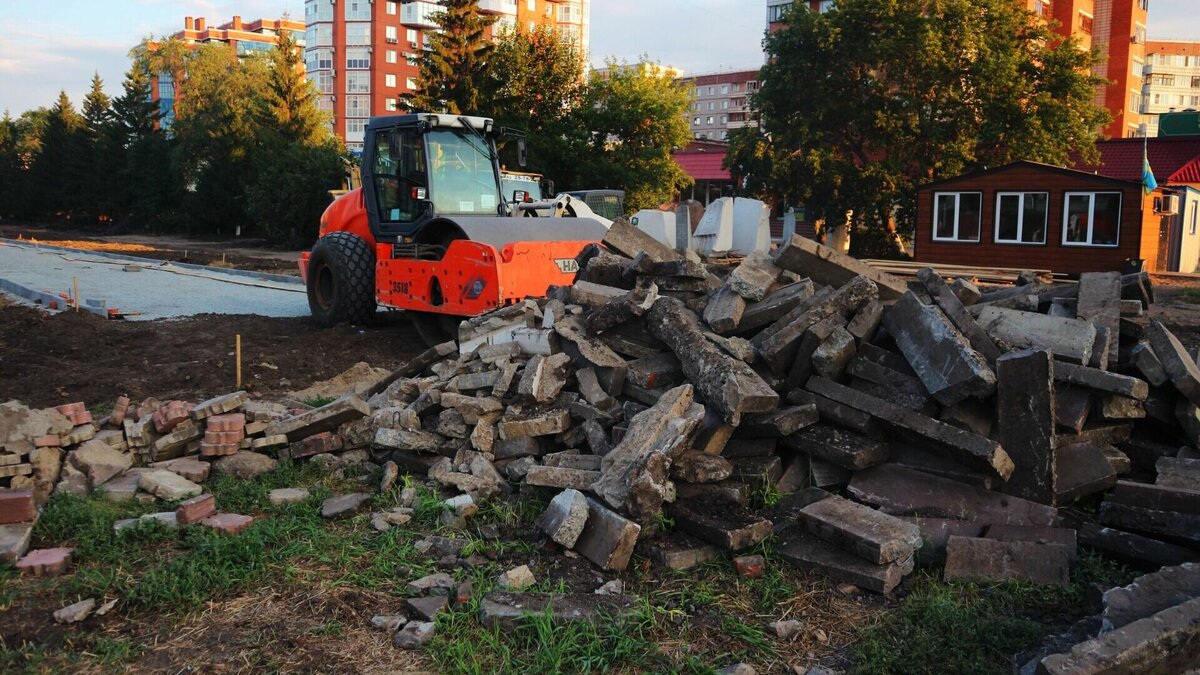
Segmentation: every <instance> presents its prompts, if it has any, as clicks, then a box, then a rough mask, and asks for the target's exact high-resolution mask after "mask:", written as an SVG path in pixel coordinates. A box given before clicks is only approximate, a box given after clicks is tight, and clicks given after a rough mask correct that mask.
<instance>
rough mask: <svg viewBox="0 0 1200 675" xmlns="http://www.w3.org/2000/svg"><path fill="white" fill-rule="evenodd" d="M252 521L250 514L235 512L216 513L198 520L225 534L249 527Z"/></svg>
mask: <svg viewBox="0 0 1200 675" xmlns="http://www.w3.org/2000/svg"><path fill="white" fill-rule="evenodd" d="M253 522H254V519H253V518H251V517H250V516H242V515H238V514H236V513H218V514H216V515H212V516H209V517H207V518H205V519H204V520H202V521H200V524H201V525H207V526H208V527H211V528H213V529H214V530H220V531H221V532H224V533H226V534H237V533H239V532H241V531H242V530H244V529H246V528H247V527H250V525H251V523H253Z"/></svg>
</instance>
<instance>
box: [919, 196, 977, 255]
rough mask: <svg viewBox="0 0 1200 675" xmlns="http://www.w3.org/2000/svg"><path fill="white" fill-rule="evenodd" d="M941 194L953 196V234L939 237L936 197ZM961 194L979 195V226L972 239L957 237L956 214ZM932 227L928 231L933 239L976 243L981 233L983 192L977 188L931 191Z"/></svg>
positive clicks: (957, 219) (957, 218) (958, 242)
mask: <svg viewBox="0 0 1200 675" xmlns="http://www.w3.org/2000/svg"><path fill="white" fill-rule="evenodd" d="M943 195H952V196H953V197H954V235H953V236H951V237H939V236H938V234H937V232H938V199H939V198H940V197H942V196H943ZM963 195H979V227H978V228H977V229H976V234H975V238H974V239H960V238H959V237H958V221H959V220H961V219H960V218H959V216H958V212H959V202H960V201H962V196H963ZM932 221H933V229H932V230H931V231H930V232H929V234H930V236H931V237H932V238H933V241H942V242H949V243H955V244H978V243H979V239H980V237H981V236H982V234H983V193H982V192H980V191H978V190H961V191H945V192H934V193H933V218H932Z"/></svg>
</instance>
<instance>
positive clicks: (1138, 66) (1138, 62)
mask: <svg viewBox="0 0 1200 675" xmlns="http://www.w3.org/2000/svg"><path fill="white" fill-rule="evenodd" d="M1130 70H1131V72H1132V74H1133V76H1134V77H1141V76H1142V75H1143V74H1144V73H1145V72H1146V62H1145V61H1143V60H1142V59H1140V58H1138V57H1136V56H1135V57H1133V58H1132V59H1130Z"/></svg>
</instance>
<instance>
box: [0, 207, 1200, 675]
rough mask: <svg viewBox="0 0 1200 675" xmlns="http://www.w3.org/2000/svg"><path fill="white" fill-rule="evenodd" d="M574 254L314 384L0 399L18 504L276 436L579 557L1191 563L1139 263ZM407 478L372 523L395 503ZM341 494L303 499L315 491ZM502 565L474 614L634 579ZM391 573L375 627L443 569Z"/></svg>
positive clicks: (256, 449) (269, 442) (418, 620)
mask: <svg viewBox="0 0 1200 675" xmlns="http://www.w3.org/2000/svg"><path fill="white" fill-rule="evenodd" d="M576 262H577V263H578V265H579V269H580V272H579V274H578V276H577V279H576V283H575V284H574V285H572V286H569V287H556V288H553V289H551V292H550V293H549V296H550V297H549V298H546V299H539V300H526V301H523V302H519V303H516V304H513V305H511V306H507V307H504V308H501V309H498V310H496V311H493V312H491V313H489V314H486V315H483V316H480V317H476V318H474V319H471V320H469V321H466V322H464V323H463V324H462V325H461V327H460V330H459V335H458V336H457V337H458V341H457V344H455V343H454V342H447V343H445V344H442V345H439V346H437V347H434V348H431V349H429V350H428V351H426V352H424V353H422V354H421V355H420V356H418V357H417V358H415V359H413V360H411V361H410V362H409V363H408V364H406V365H405V366H404V367H403V368H401V369H400V370H398V371H396V372H393V373H391V374H390V375H388V376H387V377H385V378H383V379H381V380H379V381H378V382H377V383H375V384H374V385H373V386H370V387H367V388H359V389H358V390H357V392H358V393H351V394H347V395H346V396H343V397H342V398H339V399H337V400H335V401H334V402H332V403H329V404H328V405H324V406H321V407H318V408H313V409H304V408H303V407H301V406H299V405H293V406H291V407H287V406H283V405H279V404H273V403H267V402H264V401H259V400H252V399H251V398H250V397H248V396H247V395H246V394H245V392H235V393H233V394H228V395H226V396H223V397H219V398H217V399H213V400H210V401H205V402H203V403H201V404H198V405H192V404H189V403H186V402H179V401H166V402H161V401H154V400H148V401H144V402H142V403H140V404H138V405H136V406H135V405H133V404H131V403H130V402H129V401H128V400H125V399H122V400H121V401H118V404H117V406H116V407H115V408H114V410H113V413H112V415H111V416H110V417H109V418H108V419H107V420H101V421H100V422H93V421H91V420H89V419H84V417H85V415H86V411H83V412H84V414H80V412H81V411H80V410H76V409H74V408H71V407H70V406H65V407H64V408H66V409H59V410H47V411H29V410H19V408H20V406H17V405H16V404H14V403H10V404H5V406H4V407H0V443H2V444H3V447H4V453H3V454H0V475H4V476H8V478H5V479H3V480H5V481H11V483H12V484H11V488H14V489H16V490H28V491H29V492H30V495H31V498H32V499H34V500H38V501H40V500H44V499H45V498H46V497H47V496H48V495H49V494H50V493H51V491H52V490H60V491H67V492H84V491H87V490H101V491H103V492H105V494H106V495H109V496H111V497H112V498H114V499H117V498H138V499H162V500H165V501H175V500H179V499H191V498H202V497H203V495H202V492H203V489H202V487H201V486H200V485H199V484H200V483H202V482H203V481H204V480H205V478H207V476H208V474H209V471H210V470H211V471H212V472H214V473H232V474H234V475H237V476H242V477H252V476H254V475H257V474H258V473H261V472H263V471H267V470H270V469H271V468H273V467H274V466H275V463H276V461H293V462H304V461H308V462H319V463H321V464H322V465H323V466H325V467H327V468H329V469H330V470H331V471H340V472H343V473H344V474H345V475H348V476H358V477H360V479H361V480H362V481H363V482H364V483H366V482H367V481H376V480H378V478H376V476H378V475H379V472H382V475H383V478H382V482H381V483H379V484H377V485H373V486H372V488H376V489H379V490H381V491H387V490H389V489H391V488H392V486H394V485H395V483H396V480H397V476H398V475H399V474H400V473H408V474H413V475H418V476H423V477H427V479H428V480H430V481H433V482H436V483H437V484H438V485H440V486H441V487H442V488H444V491H445V494H446V495H448V496H447V498H446V500H445V508H444V510H443V512H442V514H441V518H442V523H443V524H444V525H447V526H450V527H451V528H455V527H459V528H461V527H465V526H466V525H467V523H468V522H469V519H470V518H471V516H472V515H473V514H474V513H475V512H476V511H477V510H478V508H479V504H480V503H481V502H483V501H485V500H487V499H491V498H495V497H497V496H499V495H504V494H511V493H514V492H527V491H528V492H540V493H544V494H545V496H546V497H548V498H550V500H549V506H548V507H547V509H546V510H545V512H544V513H543V514H542V516H541V517H540V519H539V520H538V523H537V527H538V529H539V530H540V531H541V532H542V533H543V534H544V535H545V536H546V538H547V539H549V540H550V541H552V542H554V545H556V546H558V547H561V548H562V549H563V550H569V551H573V552H574V553H576V554H578V555H579V556H582V557H583V558H585V559H586V560H588V561H590V562H591V563H593V564H594V565H595V566H596V567H597V568H598V569H600V570H602V571H604V572H621V571H622V570H625V569H626V568H627V567H628V566H629V564H630V559H631V556H632V555H633V553H634V552H635V551H638V552H639V553H640V554H642V555H644V556H645V557H647V558H649V559H651V560H653V561H656V562H657V563H659V564H662V565H664V566H666V567H669V568H672V569H684V568H687V567H690V566H693V565H696V564H699V563H702V562H705V561H707V560H711V559H713V558H716V557H718V556H721V555H725V554H726V553H727V552H738V551H743V550H746V549H749V548H752V547H754V546H755V545H756V544H758V543H759V542H762V541H763V540H764V539H766V538H767V537H769V536H772V535H774V536H775V537H776V550H777V551H778V553H779V554H780V556H781V557H782V558H784V559H785V560H787V561H789V562H790V563H792V564H794V565H796V566H798V567H800V568H803V569H808V570H815V571H818V572H820V573H823V574H825V575H828V576H830V577H832V578H834V579H836V580H838V581H841V582H848V583H852V584H855V585H857V586H859V587H861V588H864V589H868V590H871V591H874V592H877V593H890V592H891V591H892V590H893V589H894V588H895V587H896V586H897V585H898V584H899V583H901V581H902V580H903V579H904V577H905V576H906V575H908V574H910V573H911V572H912V571H913V569H914V567H915V566H917V565H924V566H944V570H945V571H944V574H945V577H946V578H947V579H958V578H961V579H971V580H980V581H994V580H1001V579H1021V580H1029V581H1036V582H1042V583H1055V584H1064V583H1066V582H1067V581H1068V578H1069V571H1070V569H1071V565H1072V564H1073V562H1074V560H1075V555H1076V547H1077V546H1078V545H1084V546H1087V547H1089V548H1091V549H1094V550H1098V551H1101V552H1104V553H1105V554H1108V555H1110V556H1113V557H1116V558H1119V559H1121V560H1123V561H1125V562H1128V563H1131V564H1133V565H1136V566H1140V567H1143V568H1145V569H1147V570H1157V569H1158V568H1160V567H1162V566H1172V565H1181V564H1183V563H1185V562H1188V561H1192V560H1197V559H1200V454H1197V451H1196V448H1197V447H1200V368H1198V367H1197V365H1196V362H1195V360H1194V359H1193V358H1192V356H1191V355H1189V354H1188V353H1187V352H1186V350H1185V349H1184V348H1183V347H1182V346H1181V344H1180V343H1179V341H1178V340H1177V339H1176V338H1175V337H1174V336H1173V335H1172V334H1171V333H1170V332H1169V331H1168V330H1167V329H1166V328H1165V327H1163V326H1162V325H1161V324H1159V323H1157V322H1154V321H1149V320H1148V319H1147V318H1146V317H1145V316H1144V313H1145V311H1146V309H1147V308H1148V307H1149V306H1150V304H1151V303H1152V301H1153V289H1152V288H1151V286H1150V283H1149V279H1148V277H1147V276H1146V275H1142V274H1133V275H1125V276H1122V275H1121V274H1119V273H1111V274H1085V275H1083V277H1082V278H1081V279H1080V282H1079V283H1078V284H1066V285H1054V286H1050V285H1043V284H1041V283H1040V282H1038V281H1037V280H1036V279H1025V280H1024V281H1027V282H1028V283H1025V284H1023V285H1019V286H1015V287H1012V288H1004V289H997V290H987V291H983V290H981V289H979V288H977V287H976V286H975V285H974V284H972V283H971V282H970V281H968V280H966V279H952V280H951V279H943V278H942V277H940V276H939V275H938V274H936V273H935V272H934V271H933V270H929V269H927V270H923V271H922V272H921V273H920V274H919V275H918V278H917V279H916V280H914V281H912V282H909V283H906V282H904V281H902V280H900V279H898V278H896V277H893V276H891V275H888V274H886V273H883V272H880V271H877V270H875V269H873V268H871V267H869V266H867V265H865V264H863V263H861V262H859V261H857V260H854V259H853V258H850V257H848V256H845V255H843V254H840V253H837V252H835V251H833V250H831V249H829V248H826V247H824V246H821V245H819V244H816V243H815V242H812V241H809V240H806V239H803V238H802V237H799V236H796V237H793V238H792V239H791V240H789V241H787V242H786V243H785V244H784V245H783V246H782V247H780V248H779V249H778V250H777V251H775V252H774V254H771V255H768V254H764V253H757V252H756V253H752V254H751V255H749V256H747V257H746V258H745V259H744V260H742V261H741V262H740V263H739V264H738V265H737V266H736V267H734V268H732V269H729V268H725V269H718V268H715V267H714V268H710V267H708V266H706V265H705V264H703V263H702V262H701V260H700V259H699V258H698V257H696V256H695V255H694V254H692V253H690V252H677V251H675V250H673V249H670V248H667V247H666V246H664V245H663V244H661V243H659V242H658V241H656V240H655V239H653V238H651V237H650V236H649V235H647V234H645V233H643V232H640V231H639V230H637V229H635V228H633V227H631V226H629V224H628V223H626V222H624V221H618V222H617V223H615V224H614V225H613V227H612V228H611V229H610V230H609V233H608V235H607V236H606V238H605V240H604V242H603V244H602V245H597V244H593V245H589V246H588V247H587V248H586V249H585V250H584V251H583V252H582V253H581V254H580V255H579V257H578V258H577V260H576ZM6 467H18V468H17V469H15V470H14V469H7V471H9V472H8V473H2V472H3V471H5V470H6ZM0 487H6V486H5V485H3V484H0ZM371 491H374V490H371ZM276 492H277V493H279V494H278V495H277V494H275V493H272V495H271V501H272V502H275V503H287V502H289V501H296V500H303V499H305V498H306V496H307V495H303V494H291V492H302V491H288V490H278V491H276ZM284 493H288V494H284ZM1101 495H1102V496H1101ZM412 498H413V495H412V494H408V495H407V498H405V496H404V495H401V499H400V502H401V503H400V505H399V506H397V507H396V508H394V509H391V510H389V511H384V512H380V513H375V514H372V518H371V520H372V525H373V526H374V527H375V528H377V529H380V530H386V529H388V528H390V527H393V526H396V525H402V524H404V523H406V522H408V520H409V519H411V518H412V513H413V509H412ZM277 499H278V500H279V501H278V502H277V501H276V500H277ZM406 499H407V500H406ZM1081 499H1083V500H1091V501H1092V502H1094V503H1099V505H1100V506H1099V512H1098V516H1096V517H1092V516H1088V515H1086V511H1085V510H1083V509H1078V508H1074V507H1073V504H1075V502H1076V501H1077V500H1081ZM370 500H371V494H370V492H369V491H364V492H361V493H353V494H349V495H340V496H337V497H333V498H331V499H330V500H326V502H325V504H324V505H323V506H322V514H323V515H325V516H326V517H329V518H337V517H343V516H347V515H350V514H353V513H357V512H360V511H362V510H364V509H366V508H368V507H369V505H370ZM3 504H4V502H3V501H0V507H3ZM204 508H205V509H208V508H209V507H207V506H206V507H204ZM29 511H30V509H29V508H25V507H24V506H22V507H19V508H16V509H14V510H13V513H14V515H12V516H8V511H6V510H4V509H3V508H0V515H3V516H4V517H5V518H18V519H19V518H27V519H28V520H32V517H33V516H32V515H31V514H30V513H29ZM206 513H207V514H208V515H205V516H204V518H210V517H213V516H212V512H211V511H206ZM171 516H175V514H174V513H172V514H171ZM154 517H158V514H156V516H154ZM161 518H162V519H169V518H168V516H166V515H162V516H161ZM28 520H3V519H0V523H24V524H25V525H22V526H21V527H19V528H16V529H14V530H13V532H14V533H15V534H12V535H10V534H7V533H8V530H3V532H5V534H4V539H3V540H4V541H6V542H7V541H10V540H14V541H17V545H15V546H14V545H12V544H7V543H6V544H5V546H6V547H7V549H4V550H7V551H10V552H9V553H7V555H9V556H10V557H11V556H13V555H14V553H13V552H15V555H16V557H20V555H21V554H23V553H24V550H23V549H22V548H21V546H20V542H19V539H20V537H21V535H22V533H23V536H24V545H25V546H26V547H27V546H28V529H29V528H28V526H27V523H28ZM9 527H12V525H10V524H0V528H9ZM435 539H441V538H435ZM445 541H457V540H445ZM445 541H442V542H440V543H438V542H433V543H430V545H429V547H430V548H432V549H437V547H439V546H440V547H445V546H446V545H447V544H446V543H445ZM462 543H463V542H462V541H459V544H462ZM459 549H460V550H461V546H460V547H459ZM528 572H529V570H528V569H526V570H524V571H523V572H522V571H520V569H519V568H518V570H510V572H508V573H506V576H505V577H504V578H502V579H501V580H500V584H499V586H501V587H507V590H505V591H504V592H502V593H495V594H492V595H489V596H488V597H486V598H485V599H484V602H483V613H484V621H485V623H489V624H491V623H497V622H499V623H503V622H506V621H510V620H512V619H513V618H514V617H519V616H520V614H521V612H522V611H528V610H529V608H532V609H533V610H534V611H539V612H540V611H543V610H544V609H546V608H547V607H551V611H553V612H555V614H556V615H558V614H562V618H564V619H571V618H586V617H587V616H591V615H594V613H595V612H596V611H600V610H596V609H595V608H596V607H600V604H597V603H598V602H599V601H597V600H596V599H595V598H596V597H605V598H606V599H605V600H604V601H603V603H601V604H603V608H607V610H605V611H609V612H614V611H621V610H622V609H623V608H629V607H632V606H634V605H636V599H635V598H631V597H629V596H624V595H621V594H620V593H617V594H613V595H607V596H590V595H589V596H587V597H574V596H567V597H559V598H557V599H554V600H553V602H552V601H551V600H550V599H549V598H546V597H542V596H540V595H538V594H532V593H521V592H520V589H521V588H523V587H524V586H525V585H527V584H526V583H525V582H524V581H520V580H522V579H525V578H526V575H527V574H528ZM433 576H434V577H436V576H437V575H433ZM442 576H443V577H445V576H447V575H444V574H443V575H442ZM528 582H529V583H532V577H529V579H528ZM414 584H416V586H414V589H415V590H413V592H414V594H417V595H422V596H425V597H423V598H418V600H422V602H419V603H418V604H419V605H420V607H418V608H417V609H414V610H413V611H411V612H408V613H407V614H406V615H405V616H383V617H377V619H378V621H379V623H380V625H381V626H386V627H387V628H388V629H389V630H391V631H392V632H393V633H394V635H395V641H396V644H397V645H399V646H402V647H418V646H420V645H421V644H424V643H425V642H427V641H428V640H429V639H432V631H433V623H432V615H433V613H435V612H436V611H437V609H438V608H443V607H445V606H448V604H452V603H454V602H456V599H455V597H456V594H458V593H460V592H463V593H466V595H467V597H469V593H470V589H469V588H468V589H465V590H463V589H456V588H455V587H454V585H453V582H452V581H450V582H447V581H446V579H443V578H426V579H423V580H418V582H414ZM422 584H423V585H422ZM443 600H444V602H443ZM1185 604H1186V603H1185ZM426 605H428V606H426ZM434 605H436V607H434ZM1181 606H1182V605H1181ZM603 608H602V609H603ZM1193 630H1195V622H1193ZM1193 637H1194V633H1193ZM1047 672H1057V671H1047Z"/></svg>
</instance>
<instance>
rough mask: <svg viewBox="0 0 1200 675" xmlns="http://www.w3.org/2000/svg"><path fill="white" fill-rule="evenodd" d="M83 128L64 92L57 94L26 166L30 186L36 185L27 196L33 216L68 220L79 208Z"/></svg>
mask: <svg viewBox="0 0 1200 675" xmlns="http://www.w3.org/2000/svg"><path fill="white" fill-rule="evenodd" d="M83 127H84V122H83V118H82V117H80V115H79V113H78V112H77V111H76V110H75V106H74V105H73V104H72V103H71V99H70V98H69V97H68V96H67V92H65V91H60V92H59V94H58V100H57V101H55V103H54V105H53V106H51V107H50V111H49V114H48V116H47V117H46V123H45V127H44V128H43V129H42V130H41V134H40V138H39V139H38V149H37V151H36V153H35V154H34V155H33V160H32V163H31V165H30V167H29V178H30V184H31V185H33V186H37V189H36V190H34V191H32V192H31V193H30V195H29V196H30V199H31V201H32V202H33V203H34V204H35V208H34V211H35V213H36V215H38V216H41V217H49V218H55V219H58V218H61V219H65V220H70V219H71V218H72V217H73V216H74V215H75V213H76V212H77V211H78V209H79V208H80V206H81V199H80V192H79V188H80V184H81V182H82V177H83V173H84V166H85V165H84V162H83V161H82V157H83V150H84V148H85V147H86V145H85V141H84V136H83Z"/></svg>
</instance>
